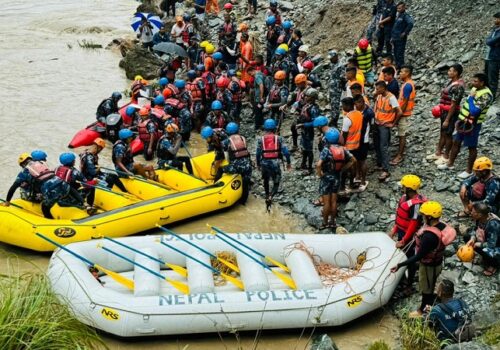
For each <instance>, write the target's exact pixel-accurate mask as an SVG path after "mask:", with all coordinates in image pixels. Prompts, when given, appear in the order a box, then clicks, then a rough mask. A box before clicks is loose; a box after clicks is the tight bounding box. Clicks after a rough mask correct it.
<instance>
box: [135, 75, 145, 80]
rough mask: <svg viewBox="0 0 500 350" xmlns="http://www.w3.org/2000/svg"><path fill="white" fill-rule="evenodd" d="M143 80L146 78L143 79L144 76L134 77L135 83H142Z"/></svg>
mask: <svg viewBox="0 0 500 350" xmlns="http://www.w3.org/2000/svg"><path fill="white" fill-rule="evenodd" d="M142 80H144V78H143V77H142V75H136V76H135V77H134V81H142Z"/></svg>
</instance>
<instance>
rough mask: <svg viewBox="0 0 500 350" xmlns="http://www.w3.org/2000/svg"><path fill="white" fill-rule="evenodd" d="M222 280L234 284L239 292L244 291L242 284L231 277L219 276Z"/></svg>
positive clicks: (223, 274) (222, 274)
mask: <svg viewBox="0 0 500 350" xmlns="http://www.w3.org/2000/svg"><path fill="white" fill-rule="evenodd" d="M220 275H221V276H222V278H224V279H225V280H227V281H229V282H231V283H232V284H234V285H235V286H236V287H238V288H239V289H241V290H245V287H244V286H243V282H241V281H240V280H239V279H236V278H234V277H233V276H229V275H226V274H225V273H221V274H220Z"/></svg>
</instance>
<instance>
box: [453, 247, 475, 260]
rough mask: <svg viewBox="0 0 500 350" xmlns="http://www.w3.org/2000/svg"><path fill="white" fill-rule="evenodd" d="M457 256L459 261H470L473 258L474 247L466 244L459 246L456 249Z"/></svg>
mask: <svg viewBox="0 0 500 350" xmlns="http://www.w3.org/2000/svg"><path fill="white" fill-rule="evenodd" d="M457 257H458V258H459V259H460V261H463V262H471V261H472V260H473V259H474V248H472V247H471V246H470V245H468V244H466V245H462V246H460V248H458V250H457Z"/></svg>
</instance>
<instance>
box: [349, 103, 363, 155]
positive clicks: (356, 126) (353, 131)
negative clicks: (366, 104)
mask: <svg viewBox="0 0 500 350" xmlns="http://www.w3.org/2000/svg"><path fill="white" fill-rule="evenodd" d="M346 117H347V118H349V120H350V121H351V126H350V127H349V131H348V132H347V138H346V140H345V148H347V149H348V150H350V151H352V150H356V149H358V148H359V144H360V142H361V136H362V135H361V130H362V129H363V113H361V112H360V111H356V110H353V111H351V112H349V113H347V115H346Z"/></svg>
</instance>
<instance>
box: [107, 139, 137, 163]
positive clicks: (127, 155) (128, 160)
mask: <svg viewBox="0 0 500 350" xmlns="http://www.w3.org/2000/svg"><path fill="white" fill-rule="evenodd" d="M120 144H121V145H124V146H125V147H126V152H125V155H124V156H123V158H122V163H123V165H125V166H127V165H128V164H132V163H133V162H134V157H133V156H132V152H131V151H130V146H129V145H127V144H126V143H125V141H123V140H118V141H116V142H115V143H114V145H113V150H114V148H115V147H116V146H118V145H120ZM111 159H112V160H113V164H116V157H115V152H112V156H111Z"/></svg>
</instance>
